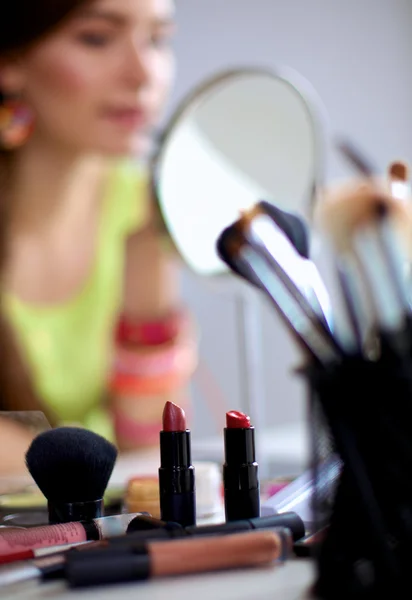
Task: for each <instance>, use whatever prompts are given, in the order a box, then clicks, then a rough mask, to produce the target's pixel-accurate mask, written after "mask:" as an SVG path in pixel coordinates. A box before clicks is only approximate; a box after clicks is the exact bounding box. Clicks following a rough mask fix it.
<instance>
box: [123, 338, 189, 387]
mask: <svg viewBox="0 0 412 600" xmlns="http://www.w3.org/2000/svg"><path fill="white" fill-rule="evenodd" d="M196 354H197V353H196V346H195V344H194V342H192V341H188V342H180V343H173V344H164V348H162V347H159V346H156V347H154V348H145V349H139V350H137V349H136V350H129V349H126V348H117V349H116V351H115V356H114V360H113V373H114V374H115V375H116V374H118V375H129V376H133V377H138V378H142V377H143V378H153V377H161V376H165V375H167V374H169V373H173V372H182V371H183V372H184V373H190V372H192V371H193V370H194V368H195V364H196Z"/></svg>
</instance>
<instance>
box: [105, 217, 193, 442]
mask: <svg viewBox="0 0 412 600" xmlns="http://www.w3.org/2000/svg"><path fill="white" fill-rule="evenodd" d="M180 271H181V265H180V264H179V258H178V257H177V255H176V253H175V252H173V250H172V249H171V248H168V244H167V240H165V238H164V236H163V237H162V235H161V234H160V228H159V227H157V225H156V222H155V218H154V217H153V218H152V219H151V220H150V222H149V223H148V224H147V225H146V226H145V228H144V229H142V230H140V231H139V232H137V233H135V234H133V235H132V236H131V237H130V239H129V240H128V244H127V259H126V265H125V279H124V295H123V306H122V319H123V320H124V321H125V322H127V323H128V324H129V325H132V326H133V325H134V324H137V325H138V326H140V325H142V324H143V325H144V324H145V323H152V324H153V323H155V324H160V325H161V326H162V325H163V324H164V323H168V320H170V319H173V318H174V315H179V316H178V318H177V323H180V325H178V326H177V328H176V320H174V324H175V325H174V328H173V327H172V328H171V329H174V330H175V335H174V336H172V337H171V338H170V339H168V340H164V341H163V342H161V343H158V344H153V343H152V344H145V343H144V342H140V343H135V344H132V343H128V340H124V339H123V340H121V341H119V340H118V341H117V348H116V350H115V356H116V357H117V360H118V363H117V364H122V365H123V367H122V369H121V373H120V374H119V373H118V375H117V376H116V375H115V380H116V382H117V383H116V385H115V386H112V390H111V402H112V411H113V418H114V426H115V432H116V437H117V442H118V445H119V448H120V449H121V450H129V449H137V448H144V447H150V446H155V445H157V444H158V440H159V430H160V429H161V418H162V412H163V408H164V405H165V402H166V401H172V402H176V403H178V404H180V405H182V406H183V407H187V404H188V384H189V380H190V377H191V375H192V373H193V371H194V368H195V366H196V355H197V352H196V341H195V332H194V327H193V325H192V322H191V319H190V318H189V316H188V315H187V314H186V310H185V308H184V307H183V305H182V299H181V297H180ZM125 372H126V375H125Z"/></svg>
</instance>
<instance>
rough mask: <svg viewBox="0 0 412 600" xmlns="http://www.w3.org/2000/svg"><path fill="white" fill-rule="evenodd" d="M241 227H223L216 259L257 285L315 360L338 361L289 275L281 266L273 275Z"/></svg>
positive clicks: (335, 350) (332, 345)
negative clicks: (218, 258) (218, 257)
mask: <svg viewBox="0 0 412 600" xmlns="http://www.w3.org/2000/svg"><path fill="white" fill-rule="evenodd" d="M243 226H244V218H242V219H241V220H239V221H236V222H235V223H234V224H232V225H231V226H230V227H227V228H226V229H225V230H224V231H223V232H222V234H221V235H220V236H219V238H218V240H217V244H216V246H217V251H218V253H219V256H220V258H221V259H222V260H223V261H224V262H225V263H226V264H227V265H228V266H229V268H230V269H232V270H233V271H235V272H236V273H238V274H239V273H240V274H241V275H242V276H243V277H244V279H246V280H247V281H250V283H252V284H253V285H256V282H257V283H258V287H260V289H261V290H262V291H263V292H264V293H265V295H266V296H267V297H268V298H269V300H270V301H271V303H272V304H274V306H275V308H276V309H277V311H278V312H279V314H280V316H281V317H282V319H283V320H284V322H285V323H286V325H287V326H288V327H289V329H290V330H291V331H292V333H293V335H294V337H295V338H296V339H297V340H298V342H299V343H300V345H301V346H302V347H303V348H305V349H306V350H307V351H309V353H310V354H311V355H312V357H314V358H315V360H317V361H320V362H321V363H323V362H325V363H329V362H330V361H334V360H336V359H338V358H339V356H340V351H339V350H338V348H337V343H336V340H334V339H333V337H332V336H331V334H330V331H329V330H327V329H326V328H325V324H324V323H323V322H322V321H321V319H320V318H319V316H318V315H317V314H316V312H315V311H314V310H313V308H311V307H310V306H308V302H307V300H306V299H304V301H303V302H302V293H301V292H300V290H298V288H297V286H296V285H295V284H294V282H293V281H292V280H291V279H290V277H289V274H288V273H286V272H285V271H283V269H281V267H279V269H278V272H275V271H274V269H273V267H272V265H271V264H270V263H269V262H268V261H267V260H266V258H265V257H264V256H262V255H261V254H260V249H259V248H258V247H255V245H254V244H253V243H251V242H249V241H248V240H247V239H246V237H245V235H244V234H243V232H242V228H243ZM291 247H292V246H291ZM295 253H296V252H295ZM286 281H287V285H286V284H285V282H286ZM303 305H304V306H303Z"/></svg>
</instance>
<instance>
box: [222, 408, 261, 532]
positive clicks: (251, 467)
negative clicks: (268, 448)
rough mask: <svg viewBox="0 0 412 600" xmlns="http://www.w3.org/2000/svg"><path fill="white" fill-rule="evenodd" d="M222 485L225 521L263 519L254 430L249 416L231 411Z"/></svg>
mask: <svg viewBox="0 0 412 600" xmlns="http://www.w3.org/2000/svg"><path fill="white" fill-rule="evenodd" d="M224 441H225V464H224V465H223V484H224V497H225V512H226V521H240V520H242V519H254V518H256V517H259V516H260V489H259V475H258V464H257V462H256V452H255V428H254V427H252V426H251V424H250V417H248V415H245V414H244V413H241V412H238V411H235V410H231V411H230V412H228V413H226V427H225V429H224Z"/></svg>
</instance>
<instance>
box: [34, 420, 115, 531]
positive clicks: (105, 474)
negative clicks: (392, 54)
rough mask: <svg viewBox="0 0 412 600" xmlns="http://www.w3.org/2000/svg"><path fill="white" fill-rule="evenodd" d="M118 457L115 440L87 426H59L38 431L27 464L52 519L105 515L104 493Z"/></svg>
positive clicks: (62, 519) (74, 519) (69, 520)
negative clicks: (112, 441) (112, 440)
mask: <svg viewBox="0 0 412 600" xmlns="http://www.w3.org/2000/svg"><path fill="white" fill-rule="evenodd" d="M116 458H117V449H116V448H115V446H114V445H113V444H111V443H110V442H108V441H107V440H106V439H105V438H103V437H102V436H100V435H97V434H96V433H93V432H92V431H88V430H86V429H81V428H77V427H58V428H56V429H51V430H49V431H45V432H43V433H41V434H40V435H38V436H37V437H36V438H35V439H34V440H33V442H32V443H31V445H30V447H29V449H28V450H27V453H26V464H27V468H28V469H29V471H30V474H31V476H32V477H33V479H34V480H35V482H36V483H37V485H38V487H39V488H40V490H41V491H42V492H43V494H44V495H45V497H46V498H47V501H48V509H49V521H50V523H67V522H71V521H88V520H91V519H96V518H99V517H101V516H103V495H104V493H105V491H106V487H107V484H108V482H109V479H110V476H111V474H112V471H113V467H114V464H115V462H116Z"/></svg>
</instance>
